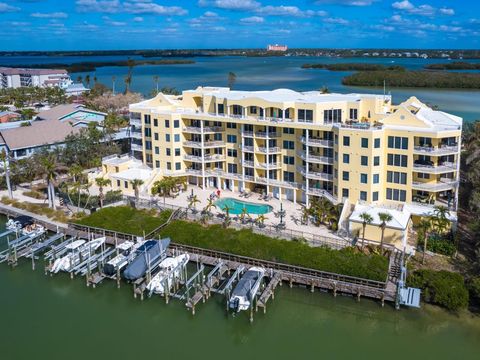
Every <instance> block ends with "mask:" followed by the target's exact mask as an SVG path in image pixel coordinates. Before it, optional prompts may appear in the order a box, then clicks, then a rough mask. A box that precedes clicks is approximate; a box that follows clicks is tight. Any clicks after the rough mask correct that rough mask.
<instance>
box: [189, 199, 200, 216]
mask: <svg viewBox="0 0 480 360" xmlns="http://www.w3.org/2000/svg"><path fill="white" fill-rule="evenodd" d="M198 203H200V200H198V197H197V195H193V196H192V197H191V198H190V200H189V201H188V207H189V208H191V209H192V212H193V213H195V212H197V204H198Z"/></svg>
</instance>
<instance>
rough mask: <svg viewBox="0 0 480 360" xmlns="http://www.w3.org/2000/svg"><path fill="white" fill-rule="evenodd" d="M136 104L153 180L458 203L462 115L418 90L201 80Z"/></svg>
mask: <svg viewBox="0 0 480 360" xmlns="http://www.w3.org/2000/svg"><path fill="white" fill-rule="evenodd" d="M130 113H131V125H132V147H131V149H132V153H133V154H134V155H135V157H137V158H138V159H140V160H141V161H142V162H143V164H144V165H147V166H149V167H150V168H152V172H153V174H154V177H155V179H159V178H161V177H162V176H188V178H189V181H190V182H191V183H193V184H198V185H199V186H202V187H218V188H222V189H230V190H232V191H263V192H265V193H268V194H270V195H271V196H273V197H276V198H280V199H286V200H291V201H294V202H299V203H305V204H307V205H308V204H309V203H310V202H311V200H312V199H313V198H315V197H319V196H323V197H326V198H327V199H329V200H330V201H331V202H333V203H349V204H357V205H362V206H380V205H381V206H384V207H387V208H390V209H397V210H398V209H400V208H402V209H403V207H405V206H407V205H408V212H409V213H410V214H411V215H423V214H426V213H428V212H429V211H431V210H432V209H433V206H434V205H438V204H442V205H444V206H447V207H448V208H449V209H450V210H451V213H452V214H455V211H456V208H457V199H458V182H459V166H460V140H461V132H462V119H461V118H459V117H457V116H454V115H451V114H447V113H444V112H441V111H436V110H433V109H431V108H430V107H428V106H427V105H425V104H423V103H421V102H420V101H419V100H418V99H416V98H415V97H411V98H410V99H408V100H407V101H405V102H403V103H401V104H399V105H393V104H392V101H391V97H390V96H385V95H371V94H323V93H320V92H318V91H310V92H296V91H292V90H288V89H278V90H273V91H236V90H230V89H229V88H218V87H199V88H197V89H195V90H188V91H184V92H183V93H182V95H180V96H172V95H164V94H159V95H158V96H156V97H155V98H153V99H150V100H146V101H143V102H141V103H138V104H133V105H131V106H130ZM149 183H150V184H151V183H153V181H150V182H149ZM119 185H121V184H119ZM453 216H454V215H453Z"/></svg>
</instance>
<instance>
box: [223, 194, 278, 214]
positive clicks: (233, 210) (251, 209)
mask: <svg viewBox="0 0 480 360" xmlns="http://www.w3.org/2000/svg"><path fill="white" fill-rule="evenodd" d="M215 205H217V207H218V208H219V209H224V208H225V206H228V207H229V208H230V214H234V215H240V214H241V213H242V212H243V209H247V212H248V213H249V214H257V215H259V214H267V213H269V212H270V211H272V207H271V206H270V205H259V204H253V203H250V202H245V201H240V200H237V199H233V198H223V199H220V200H218V201H216V202H215Z"/></svg>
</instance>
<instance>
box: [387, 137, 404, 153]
mask: <svg viewBox="0 0 480 360" xmlns="http://www.w3.org/2000/svg"><path fill="white" fill-rule="evenodd" d="M388 148H389V149H403V150H407V149H408V138H407V137H399V136H389V137H388Z"/></svg>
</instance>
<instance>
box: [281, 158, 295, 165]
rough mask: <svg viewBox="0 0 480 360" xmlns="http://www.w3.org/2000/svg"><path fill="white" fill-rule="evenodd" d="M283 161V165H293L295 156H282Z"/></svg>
mask: <svg viewBox="0 0 480 360" xmlns="http://www.w3.org/2000/svg"><path fill="white" fill-rule="evenodd" d="M283 163H284V164H285V165H295V157H294V156H284V157H283Z"/></svg>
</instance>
